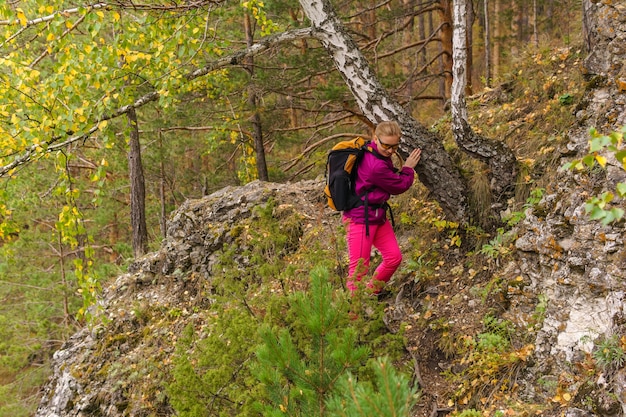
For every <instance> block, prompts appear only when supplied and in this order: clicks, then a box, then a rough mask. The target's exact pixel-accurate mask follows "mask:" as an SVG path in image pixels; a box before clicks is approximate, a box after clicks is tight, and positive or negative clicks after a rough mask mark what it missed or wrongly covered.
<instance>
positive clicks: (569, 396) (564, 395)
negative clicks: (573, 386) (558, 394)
mask: <svg viewBox="0 0 626 417" xmlns="http://www.w3.org/2000/svg"><path fill="white" fill-rule="evenodd" d="M562 397H563V400H565V401H570V400H571V399H572V396H571V395H570V393H568V392H566V393H565V394H563V396H562Z"/></svg>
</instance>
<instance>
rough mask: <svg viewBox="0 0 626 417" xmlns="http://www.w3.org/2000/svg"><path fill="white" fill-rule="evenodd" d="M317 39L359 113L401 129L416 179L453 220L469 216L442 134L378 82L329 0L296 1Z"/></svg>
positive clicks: (403, 148) (404, 151)
mask: <svg viewBox="0 0 626 417" xmlns="http://www.w3.org/2000/svg"><path fill="white" fill-rule="evenodd" d="M300 5H301V6H302V9H303V10H304V13H305V14H306V16H307V17H308V18H309V20H310V21H311V24H312V26H313V36H314V37H315V38H317V39H318V40H319V41H320V42H321V43H322V45H323V46H324V48H325V49H326V50H327V51H328V52H329V54H330V55H331V57H332V59H333V61H334V63H335V66H336V67H337V69H338V71H339V72H340V73H341V75H342V77H343V78H344V80H345V82H346V84H347V86H348V88H349V89H350V91H351V92H352V94H353V95H354V98H355V100H356V103H357V105H358V106H359V108H360V109H361V111H362V112H363V114H364V116H365V117H366V118H367V119H368V120H369V121H370V122H372V123H373V124H376V123H378V122H381V121H384V120H396V121H397V122H398V123H399V124H400V126H401V127H402V139H401V142H400V151H401V153H402V154H404V155H407V154H408V152H409V151H410V150H411V149H413V148H415V147H419V148H421V149H422V158H421V161H420V163H419V164H418V165H417V167H416V171H417V174H418V176H419V179H420V181H421V182H422V183H423V184H424V185H425V186H426V187H427V188H428V189H429V190H430V192H431V193H432V195H433V197H434V199H435V200H437V201H438V202H439V204H440V205H441V207H442V209H443V210H444V212H445V213H446V215H447V216H449V217H450V218H451V219H452V220H455V221H459V222H461V223H467V222H468V220H469V212H468V199H467V195H466V193H467V187H466V184H465V183H464V181H463V178H462V177H461V175H460V174H459V171H458V169H457V167H456V166H455V165H454V163H453V161H452V159H451V158H450V156H449V155H448V153H447V152H446V151H445V149H444V147H443V144H442V141H441V138H439V137H437V136H436V135H435V134H433V133H431V132H429V131H428V130H427V129H426V128H425V127H424V126H422V125H421V124H420V123H418V122H417V121H416V120H415V119H414V118H413V117H412V116H411V115H410V114H409V113H408V112H407V111H406V110H405V109H404V108H403V107H402V106H401V105H400V104H399V103H398V102H397V101H396V100H394V99H393V98H392V97H391V96H390V95H389V94H388V93H387V91H386V90H385V89H384V87H383V86H382V85H381V84H380V82H379V81H378V79H377V78H376V75H375V74H374V72H373V70H372V68H371V67H370V65H369V63H368V62H367V60H366V59H365V57H364V56H363V54H362V53H361V51H360V50H359V48H358V47H357V45H356V43H355V42H354V40H353V39H352V38H351V37H350V35H349V34H348V32H347V31H346V29H345V27H344V26H343V24H342V22H341V21H340V20H339V18H338V16H337V15H336V13H335V11H334V9H333V7H332V5H331V4H330V1H329V0H316V1H311V0H300Z"/></svg>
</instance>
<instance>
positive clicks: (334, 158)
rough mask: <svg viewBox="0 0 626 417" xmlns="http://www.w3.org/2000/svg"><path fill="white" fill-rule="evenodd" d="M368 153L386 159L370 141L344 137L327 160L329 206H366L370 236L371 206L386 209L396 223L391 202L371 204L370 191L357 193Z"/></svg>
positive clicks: (344, 207) (366, 224)
mask: <svg viewBox="0 0 626 417" xmlns="http://www.w3.org/2000/svg"><path fill="white" fill-rule="evenodd" d="M365 152H370V153H371V154H372V155H375V156H376V157H377V158H384V157H383V156H382V155H380V154H378V153H377V152H375V151H374V150H373V149H372V148H371V147H370V146H369V142H368V141H366V140H365V139H363V138H356V139H353V140H344V141H341V142H339V143H337V144H336V145H335V146H333V147H332V149H331V150H330V152H329V153H328V159H327V161H326V186H325V187H324V195H325V196H326V199H327V200H328V206H329V207H330V208H332V209H333V210H337V211H344V210H350V209H353V208H355V207H360V206H365V235H366V236H369V234H370V233H369V216H368V215H367V211H368V209H369V207H372V208H384V209H385V210H387V211H388V212H389V215H390V216H391V224H392V225H395V222H394V219H393V213H392V212H391V207H389V204H387V203H384V204H368V201H367V193H368V191H365V193H364V194H361V195H357V193H356V174H357V169H358V167H359V163H360V162H361V160H362V159H363V155H365ZM362 197H365V198H364V199H363V198H362Z"/></svg>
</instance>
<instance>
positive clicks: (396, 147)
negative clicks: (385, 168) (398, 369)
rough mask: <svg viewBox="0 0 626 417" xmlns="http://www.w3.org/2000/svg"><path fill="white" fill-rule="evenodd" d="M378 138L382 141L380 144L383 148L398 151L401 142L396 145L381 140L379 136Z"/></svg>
mask: <svg viewBox="0 0 626 417" xmlns="http://www.w3.org/2000/svg"><path fill="white" fill-rule="evenodd" d="M377 139H378V143H380V146H382V148H383V149H385V150H388V151H389V150H393V151H396V150H398V148H399V147H400V144H399V143H396V144H395V145H389V144H388V143H385V142H383V141H382V140H380V138H378V137H377Z"/></svg>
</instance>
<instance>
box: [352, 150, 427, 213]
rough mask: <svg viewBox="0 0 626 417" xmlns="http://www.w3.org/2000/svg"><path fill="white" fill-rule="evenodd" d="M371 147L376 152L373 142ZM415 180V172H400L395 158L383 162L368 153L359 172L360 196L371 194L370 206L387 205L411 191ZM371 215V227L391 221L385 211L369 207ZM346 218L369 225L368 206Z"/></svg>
mask: <svg viewBox="0 0 626 417" xmlns="http://www.w3.org/2000/svg"><path fill="white" fill-rule="evenodd" d="M369 146H371V147H372V148H373V149H374V152H376V150H377V148H376V142H371V143H370V144H369ZM414 178H415V171H414V170H413V168H409V167H402V169H401V170H400V171H398V172H396V169H395V168H394V166H393V162H392V161H391V158H379V157H377V156H376V155H372V154H371V153H370V152H365V155H364V156H363V159H362V160H361V163H360V164H359V167H358V171H357V179H356V193H357V195H361V194H364V193H365V191H366V190H370V191H369V193H368V194H367V201H368V204H369V205H370V206H371V205H372V204H374V205H379V204H383V203H385V202H387V200H389V197H390V196H391V195H397V194H402V193H403V192H405V191H406V190H408V189H409V188H411V185H413V180H414ZM362 199H364V197H363V198H362ZM368 213H369V216H368V217H369V223H370V224H382V223H384V222H385V220H386V218H387V215H386V212H385V209H384V208H374V207H369V208H368ZM343 215H344V217H347V218H349V219H351V220H352V221H353V222H355V223H365V207H364V206H360V207H356V208H353V209H351V210H346V211H345V212H344V213H343Z"/></svg>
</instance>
